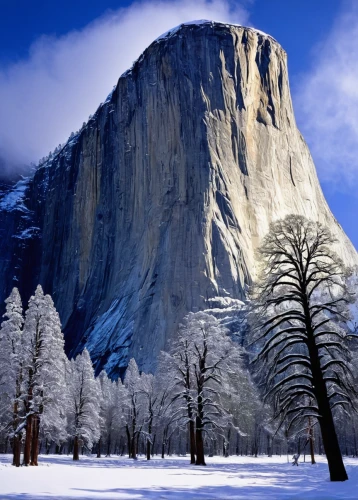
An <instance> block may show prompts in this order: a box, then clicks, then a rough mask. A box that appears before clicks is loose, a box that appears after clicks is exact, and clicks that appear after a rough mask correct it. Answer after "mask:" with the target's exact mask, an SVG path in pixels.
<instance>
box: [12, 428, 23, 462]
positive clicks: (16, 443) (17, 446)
mask: <svg viewBox="0 0 358 500" xmlns="http://www.w3.org/2000/svg"><path fill="white" fill-rule="evenodd" d="M12 450H13V460H12V465H14V466H15V467H20V458H21V438H20V436H19V435H15V436H14V440H13V444H12Z"/></svg>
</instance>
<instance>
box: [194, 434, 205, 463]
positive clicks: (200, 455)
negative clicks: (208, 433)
mask: <svg viewBox="0 0 358 500" xmlns="http://www.w3.org/2000/svg"><path fill="white" fill-rule="evenodd" d="M195 465H206V463H205V456H204V440H203V433H202V430H201V428H200V427H198V426H197V428H196V462H195Z"/></svg>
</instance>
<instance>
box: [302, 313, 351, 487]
mask: <svg viewBox="0 0 358 500" xmlns="http://www.w3.org/2000/svg"><path fill="white" fill-rule="evenodd" d="M304 310H305V317H306V329H307V337H308V342H307V347H308V351H309V356H310V361H311V371H312V377H313V385H314V388H315V395H316V400H317V406H318V411H319V414H320V415H321V418H320V419H319V425H320V428H321V434H322V441H323V446H324V450H325V453H326V457H327V462H328V468H329V474H330V479H331V481H346V480H347V479H348V476H347V472H346V469H345V467H344V463H343V459H342V453H341V450H340V447H339V443H338V438H337V433H336V429H335V426H334V421H333V416H332V410H331V407H330V404H329V399H328V394H327V387H326V383H325V381H324V378H323V373H322V369H321V364H320V358H319V352H318V347H317V345H316V342H315V338H314V334H313V330H312V326H311V318H310V312H309V307H308V304H307V303H306V304H305V307H304Z"/></svg>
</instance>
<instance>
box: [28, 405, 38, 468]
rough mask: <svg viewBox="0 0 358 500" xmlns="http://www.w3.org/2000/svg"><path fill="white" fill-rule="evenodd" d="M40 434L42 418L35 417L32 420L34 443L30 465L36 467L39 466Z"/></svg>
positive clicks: (32, 444)
mask: <svg viewBox="0 0 358 500" xmlns="http://www.w3.org/2000/svg"><path fill="white" fill-rule="evenodd" d="M39 433H40V416H39V415H34V416H33V418H32V443H31V462H30V465H35V466H37V465H38V455H39Z"/></svg>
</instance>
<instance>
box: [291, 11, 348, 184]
mask: <svg viewBox="0 0 358 500" xmlns="http://www.w3.org/2000/svg"><path fill="white" fill-rule="evenodd" d="M346 7H347V4H346ZM313 63H314V64H313V65H312V69H311V71H310V72H309V73H307V74H306V75H305V76H304V77H303V78H302V81H301V82H300V85H299V86H297V88H296V93H295V110H296V115H297V118H298V123H299V125H300V128H301V130H302V132H303V134H304V136H305V138H306V140H307V142H308V144H309V146H310V149H311V152H312V155H313V157H314V159H315V161H316V165H317V168H318V173H319V177H320V179H321V180H322V181H323V182H326V183H327V185H329V186H330V187H331V188H332V189H339V190H341V191H342V190H347V191H348V190H353V188H355V186H356V185H357V181H358V6H357V3H353V2H352V3H349V4H348V8H346V9H345V11H344V12H342V14H341V15H340V17H339V19H337V22H336V24H335V25H334V27H333V28H332V31H331V32H330V33H329V34H328V35H327V38H326V40H324V41H323V42H322V43H320V44H319V45H317V47H315V50H314V56H313Z"/></svg>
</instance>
